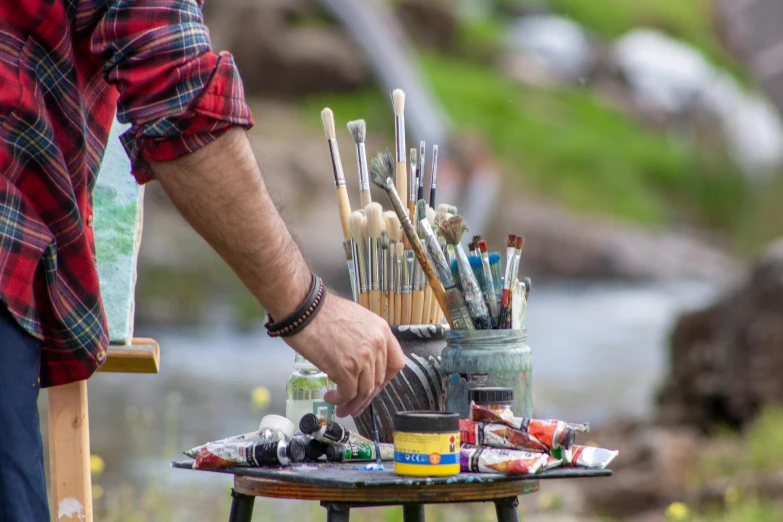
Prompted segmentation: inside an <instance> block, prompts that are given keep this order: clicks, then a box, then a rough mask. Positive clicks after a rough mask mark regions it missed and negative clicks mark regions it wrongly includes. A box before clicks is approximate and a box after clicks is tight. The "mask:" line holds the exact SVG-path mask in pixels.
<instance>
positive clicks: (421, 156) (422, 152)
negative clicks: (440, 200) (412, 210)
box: [416, 141, 427, 201]
mask: <svg viewBox="0 0 783 522" xmlns="http://www.w3.org/2000/svg"><path fill="white" fill-rule="evenodd" d="M426 153H427V144H426V143H424V142H423V141H420V142H419V190H418V193H417V194H416V201H419V200H420V199H424V165H425V163H426V161H424V160H425V157H424V156H425V154H426Z"/></svg>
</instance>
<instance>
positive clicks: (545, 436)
mask: <svg viewBox="0 0 783 522" xmlns="http://www.w3.org/2000/svg"><path fill="white" fill-rule="evenodd" d="M470 408H471V413H470V418H471V419H472V420H474V421H476V422H492V423H498V424H505V425H506V426H510V427H512V428H516V429H518V430H522V431H524V432H526V433H528V434H529V435H530V436H532V437H534V438H535V439H537V440H539V441H541V442H542V443H543V444H545V445H546V446H547V447H549V448H551V449H557V448H560V447H563V448H570V447H571V445H572V444H573V443H574V437H575V435H576V433H575V431H574V430H573V429H572V428H570V427H569V425H568V424H567V423H565V422H563V421H558V420H553V419H550V420H540V419H523V418H521V417H507V416H503V415H500V414H499V413H497V412H495V411H493V410H491V409H489V408H485V407H483V406H479V405H476V404H474V403H471V407H470Z"/></svg>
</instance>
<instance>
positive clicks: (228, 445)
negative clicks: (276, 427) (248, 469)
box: [193, 439, 305, 469]
mask: <svg viewBox="0 0 783 522" xmlns="http://www.w3.org/2000/svg"><path fill="white" fill-rule="evenodd" d="M304 459H305V447H304V445H303V444H302V443H301V442H300V441H299V440H296V439H295V440H292V441H291V442H286V441H285V440H279V441H274V442H257V441H256V442H253V441H233V442H220V443H212V442H211V443H209V444H207V445H206V446H204V447H203V448H201V450H200V451H199V452H198V456H197V457H196V462H195V463H194V464H193V468H194V469H204V468H228V467H231V466H254V467H257V466H288V465H289V464H292V463H296V462H302V461H303V460H304Z"/></svg>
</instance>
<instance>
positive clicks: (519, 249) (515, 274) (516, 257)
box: [500, 236, 525, 329]
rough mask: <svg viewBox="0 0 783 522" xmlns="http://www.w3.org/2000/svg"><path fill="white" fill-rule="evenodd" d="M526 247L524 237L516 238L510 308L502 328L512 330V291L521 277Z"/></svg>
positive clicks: (512, 261) (512, 265) (510, 284)
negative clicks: (520, 268) (520, 261)
mask: <svg viewBox="0 0 783 522" xmlns="http://www.w3.org/2000/svg"><path fill="white" fill-rule="evenodd" d="M524 246H525V238H523V237H522V236H516V237H515V241H514V256H513V257H512V260H511V276H510V278H511V281H510V283H509V287H510V289H509V306H508V309H509V310H508V313H507V314H506V316H505V317H504V318H503V319H504V321H503V324H501V325H500V328H505V329H508V328H511V323H512V315H514V302H513V300H512V297H513V296H512V295H511V290H513V288H514V285H516V283H517V281H518V280H519V279H518V275H519V260H520V258H521V257H522V248H523V247H524Z"/></svg>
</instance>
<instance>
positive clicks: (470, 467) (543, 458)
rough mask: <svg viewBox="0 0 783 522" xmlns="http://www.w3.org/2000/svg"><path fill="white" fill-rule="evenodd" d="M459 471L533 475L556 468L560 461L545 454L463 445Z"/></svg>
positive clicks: (460, 452) (460, 453)
mask: <svg viewBox="0 0 783 522" xmlns="http://www.w3.org/2000/svg"><path fill="white" fill-rule="evenodd" d="M459 461H460V471H467V472H473V473H505V474H507V475H533V474H535V473H538V472H539V471H543V470H544V469H550V468H553V467H557V466H559V465H560V464H561V462H562V461H561V460H559V459H556V458H554V457H551V456H550V455H548V454H546V453H532V452H529V451H519V450H511V449H501V448H482V447H479V446H471V445H469V444H463V445H462V447H461V448H460V451H459Z"/></svg>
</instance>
